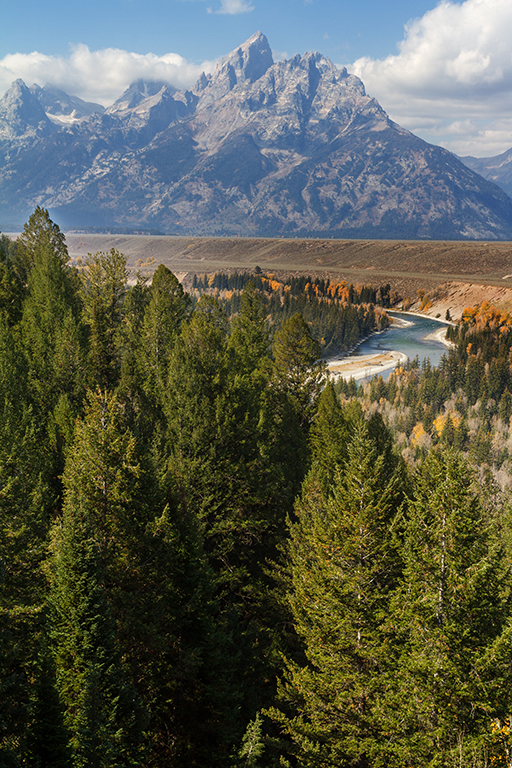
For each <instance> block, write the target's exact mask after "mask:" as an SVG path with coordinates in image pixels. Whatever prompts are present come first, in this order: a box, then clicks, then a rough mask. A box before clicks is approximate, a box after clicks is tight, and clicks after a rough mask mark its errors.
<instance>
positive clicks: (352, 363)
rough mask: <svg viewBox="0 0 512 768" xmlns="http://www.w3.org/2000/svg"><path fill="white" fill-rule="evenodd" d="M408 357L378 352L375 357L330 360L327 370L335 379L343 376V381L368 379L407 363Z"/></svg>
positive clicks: (365, 356) (400, 353)
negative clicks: (399, 364)
mask: <svg viewBox="0 0 512 768" xmlns="http://www.w3.org/2000/svg"><path fill="white" fill-rule="evenodd" d="M406 361H407V355H405V354H404V353H403V352H396V351H394V350H389V351H387V352H378V353H377V354H375V355H360V356H356V357H345V358H343V359H341V360H330V361H329V362H328V363H327V370H328V371H329V373H330V374H332V375H333V376H334V377H335V378H337V377H338V376H341V378H342V379H345V380H347V381H348V379H355V380H356V381H359V379H366V378H368V377H370V376H376V375H378V374H379V373H383V372H384V371H389V369H390V368H396V366H397V365H398V363H405V362H406Z"/></svg>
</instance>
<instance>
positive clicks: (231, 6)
mask: <svg viewBox="0 0 512 768" xmlns="http://www.w3.org/2000/svg"><path fill="white" fill-rule="evenodd" d="M251 11H254V5H251V3H250V2H249V0H220V8H218V9H217V10H216V11H214V10H213V9H212V8H208V13H225V14H229V15H230V16H235V15H236V14H238V13H250V12H251Z"/></svg>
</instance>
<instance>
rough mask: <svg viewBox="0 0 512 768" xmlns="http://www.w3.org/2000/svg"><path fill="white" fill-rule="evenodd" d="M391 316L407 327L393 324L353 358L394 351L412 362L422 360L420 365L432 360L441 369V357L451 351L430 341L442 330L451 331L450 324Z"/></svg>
mask: <svg viewBox="0 0 512 768" xmlns="http://www.w3.org/2000/svg"><path fill="white" fill-rule="evenodd" d="M388 314H389V315H390V316H391V317H396V318H397V319H398V320H405V321H406V322H407V325H405V324H404V325H402V324H400V325H398V324H396V325H395V324H393V325H392V326H391V328H388V329H387V330H386V331H384V332H383V333H377V334H375V335H373V336H370V338H368V339H366V341H363V342H362V343H361V344H360V345H359V346H358V347H357V349H356V350H355V351H354V354H353V355H352V357H357V356H359V355H376V354H379V353H380V352H387V351H388V350H393V351H394V352H402V353H403V354H405V355H407V357H408V358H409V359H410V360H413V359H414V358H415V357H416V356H418V357H419V359H420V361H423V360H424V359H425V358H428V359H429V360H430V363H431V364H432V365H433V366H437V365H438V364H439V361H440V359H441V357H442V356H443V355H444V354H446V352H447V347H446V346H445V345H444V344H443V343H442V342H439V341H436V340H435V339H429V338H428V337H429V336H430V335H431V334H433V333H435V331H439V328H440V327H441V326H444V327H447V326H448V323H444V322H443V323H441V322H440V321H438V320H432V319H431V318H429V317H419V316H417V315H408V314H405V313H401V312H388ZM392 370H393V369H390V370H388V371H383V373H382V376H383V378H384V379H387V378H388V377H389V375H390V374H391V371H392Z"/></svg>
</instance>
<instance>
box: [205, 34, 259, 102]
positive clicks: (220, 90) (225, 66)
mask: <svg viewBox="0 0 512 768" xmlns="http://www.w3.org/2000/svg"><path fill="white" fill-rule="evenodd" d="M273 63H274V59H273V58H272V51H271V50H270V46H269V44H268V40H267V38H266V37H265V35H264V34H263V33H262V32H256V33H255V34H254V35H252V37H250V38H249V39H248V40H246V41H245V43H243V44H242V45H241V46H240V47H239V48H236V49H235V50H234V51H231V53H230V54H228V55H227V56H225V57H224V58H223V59H221V60H220V61H219V63H218V64H217V68H216V70H215V73H214V74H213V76H212V78H211V79H210V80H209V81H208V82H207V83H205V82H204V80H203V81H202V85H203V87H205V88H206V89H207V101H208V102H212V101H217V100H218V99H221V98H222V97H223V96H225V95H226V94H227V93H229V91H231V90H233V88H234V87H235V86H236V85H238V84H240V83H246V82H249V83H255V82H256V81H257V80H259V79H260V78H261V77H263V75H264V74H265V73H266V72H267V70H268V69H269V68H270V67H271V66H272V65H273Z"/></svg>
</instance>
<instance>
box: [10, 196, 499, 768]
mask: <svg viewBox="0 0 512 768" xmlns="http://www.w3.org/2000/svg"><path fill="white" fill-rule="evenodd" d="M205 293H206V294H209V295H201V296H200V297H199V294H205ZM228 294H229V295H228ZM390 302H391V292H390V288H389V286H381V287H380V288H375V289H374V288H371V287H369V286H359V287H357V286H349V285H347V284H346V283H344V282H339V283H334V282H330V281H328V280H325V279H320V278H315V279H311V278H297V277H294V278H292V279H291V280H290V281H289V282H288V283H286V284H285V283H284V282H280V281H279V280H276V279H275V276H272V275H264V274H263V273H262V271H261V270H256V271H255V273H254V274H253V275H252V279H251V280H250V279H249V276H240V275H232V276H223V275H216V276H213V277H211V278H209V279H206V278H204V277H196V278H195V279H194V283H193V291H192V295H191V296H189V295H188V294H187V293H186V292H185V291H184V289H183V287H182V285H181V284H180V283H179V281H178V280H177V278H176V277H175V276H174V275H173V274H172V272H170V271H169V270H168V269H167V268H166V267H164V266H163V265H161V266H159V267H158V268H157V269H156V271H155V273H154V275H153V280H152V282H151V284H149V281H147V280H146V279H144V278H143V277H142V276H141V275H138V276H136V277H134V276H133V275H130V274H129V270H128V268H127V262H126V259H125V257H124V256H123V255H122V254H120V253H119V252H117V251H116V250H112V251H110V252H109V253H97V254H90V255H89V256H88V257H87V258H86V259H85V260H84V261H83V263H80V264H78V265H76V266H72V265H71V264H70V263H69V261H68V257H67V250H66V244H65V238H64V236H63V235H62V233H61V232H60V230H59V228H58V227H57V225H56V224H54V223H53V222H52V221H51V219H50V217H49V215H48V212H47V211H44V210H42V209H39V208H38V209H36V211H35V213H34V215H33V216H32V217H31V218H30V220H29V222H28V223H27V225H26V227H25V229H24V232H23V233H22V235H21V236H20V238H19V239H18V241H17V242H15V243H13V242H11V241H9V240H8V239H7V238H1V239H0V699H1V707H0V765H1V766H6V767H8V768H11V767H12V768H21V766H23V765H34V766H53V768H69V766H74V767H75V768H79V767H81V766H83V767H84V768H85V766H97V767H98V768H100V767H101V766H105V768H106V767H107V766H109V768H110V767H111V766H144V767H145V768H164V766H165V768H168V767H169V766H171V767H175V768H199V766H200V767H201V768H208V766H211V768H242V767H243V766H244V767H248V766H250V767H251V768H263V767H264V766H265V768H272V766H276V768H277V766H279V765H280V766H297V767H298V766H303V767H304V768H306V767H307V768H384V767H386V768H426V767H428V766H430V768H434V766H446V768H448V766H450V767H451V766H455V765H458V766H460V765H464V766H471V768H484V767H487V766H488V765H489V764H492V765H495V766H499V765H504V764H508V763H509V762H510V760H509V757H508V755H509V754H510V749H511V748H512V739H511V737H510V727H509V726H510V717H511V707H512V701H511V698H512V678H511V667H510V658H511V654H512V623H511V619H512V615H511V609H510V598H511V596H512V589H511V586H510V566H511V562H512V560H511V558H512V545H511V543H512V524H511V519H512V515H511V514H510V508H511V505H510V502H509V501H507V499H506V498H505V496H504V495H503V494H501V493H500V491H499V490H498V488H497V486H496V485H495V484H494V483H493V479H492V478H493V475H492V473H493V472H494V473H495V474H494V477H496V478H498V479H499V477H498V474H497V473H498V472H499V471H500V468H503V467H507V461H508V458H507V456H508V453H507V455H505V454H503V451H505V452H506V444H507V443H506V441H507V440H508V429H509V426H510V424H509V422H510V417H511V413H512V396H511V394H510V392H511V391H512V385H511V382H510V359H509V358H510V343H509V332H508V328H509V326H510V324H511V323H510V322H509V319H508V316H506V315H502V314H499V315H498V314H497V313H496V312H494V311H492V309H491V308H489V307H481V308H479V309H478V308H477V309H475V311H468V312H467V313H465V316H464V320H463V323H462V324H461V325H460V327H459V328H458V329H454V330H453V331H452V332H451V333H452V336H453V339H454V343H456V344H457V347H456V348H454V351H453V352H452V353H451V354H450V355H448V356H447V357H446V358H445V359H444V360H443V361H442V364H441V366H439V368H438V369H433V368H431V367H430V365H429V364H428V363H425V364H424V365H421V364H420V363H419V361H411V362H410V363H409V364H407V365H406V366H403V367H402V368H400V369H397V371H395V372H394V374H393V375H392V376H391V377H390V379H389V381H388V382H384V381H382V380H381V379H377V380H374V381H373V382H371V383H370V384H368V386H367V387H366V389H364V388H362V387H361V388H358V387H357V386H356V385H355V383H354V382H352V383H346V384H342V385H339V386H336V387H335V386H333V385H332V383H330V382H329V381H328V380H327V379H326V374H325V370H324V365H323V363H322V362H321V355H322V353H323V352H324V353H325V351H326V350H327V351H329V350H332V349H334V348H336V349H346V348H347V347H349V346H350V345H351V344H353V343H355V341H357V340H359V339H360V338H361V337H362V336H364V335H365V334H367V333H369V332H372V331H373V330H375V329H378V328H381V327H383V326H384V325H385V324H386V322H387V320H386V316H385V314H383V311H382V310H381V309H380V308H379V307H378V306H376V305H377V304H380V305H381V306H384V307H385V306H389V304H390ZM386 422H387V424H386ZM470 435H471V436H472V438H473V441H472V443H471V445H469V436H470ZM505 435H506V436H505ZM500 440H501V442H500ZM404 441H405V442H404ZM397 446H400V448H401V451H399V450H398V448H397ZM500 451H501V453H500ZM489 452H491V454H492V456H493V460H494V459H495V463H494V464H492V466H491V465H490V464H489ZM500 457H501V458H500ZM404 458H405V459H407V460H408V462H409V463H408V464H407V463H406V461H405V460H404ZM471 462H473V464H476V466H475V467H472V466H471ZM482 462H484V463H483V464H482ZM499 462H501V463H499Z"/></svg>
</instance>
